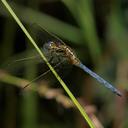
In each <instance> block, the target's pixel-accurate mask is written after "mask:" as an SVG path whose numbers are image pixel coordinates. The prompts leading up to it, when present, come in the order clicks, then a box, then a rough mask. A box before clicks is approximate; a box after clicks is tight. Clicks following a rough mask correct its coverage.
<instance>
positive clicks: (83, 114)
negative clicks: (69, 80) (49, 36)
mask: <svg viewBox="0 0 128 128" xmlns="http://www.w3.org/2000/svg"><path fill="white" fill-rule="evenodd" d="M1 1H2V3H3V4H4V6H5V7H6V8H7V10H8V11H9V12H10V14H11V15H12V17H13V18H14V19H15V21H16V22H17V24H18V25H19V26H20V28H21V29H22V31H23V32H24V33H25V35H26V36H27V37H28V39H29V40H30V42H31V43H32V44H33V46H34V47H35V49H36V50H37V52H38V53H39V54H40V56H41V57H42V59H43V60H44V61H45V62H46V64H47V65H48V67H49V68H50V70H51V71H52V73H53V74H54V75H55V77H56V78H57V79H58V81H59V82H60V83H61V85H62V86H63V88H64V90H65V91H66V92H67V94H68V95H69V97H70V98H71V100H72V101H73V103H74V104H75V105H76V107H77V108H78V110H79V111H80V113H81V115H82V116H83V117H84V119H85V120H86V121H87V123H88V125H89V126H90V127H91V128H94V125H93V123H92V121H91V120H90V118H89V117H88V115H87V114H86V112H85V111H84V109H83V107H82V106H81V105H80V104H79V102H78V101H77V100H76V98H75V97H74V96H73V94H72V93H71V91H70V90H69V89H68V87H67V86H66V84H65V83H64V82H63V80H62V79H61V78H60V77H59V76H58V74H57V73H56V71H55V70H54V69H53V67H52V66H51V65H50V64H49V62H48V61H47V59H46V57H45V56H44V54H43V53H42V52H41V50H40V49H39V47H38V46H37V45H36V43H35V41H34V40H33V38H32V37H31V36H30V34H29V33H28V31H27V30H26V28H25V27H24V26H23V24H22V23H21V21H20V20H19V18H18V17H17V16H16V14H15V13H14V12H13V10H12V8H11V7H10V6H9V4H8V3H7V1H6V0H1Z"/></svg>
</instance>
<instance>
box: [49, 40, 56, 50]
mask: <svg viewBox="0 0 128 128" xmlns="http://www.w3.org/2000/svg"><path fill="white" fill-rule="evenodd" d="M48 43H49V47H50V48H51V49H53V48H55V47H56V44H55V42H52V41H50V42H48Z"/></svg>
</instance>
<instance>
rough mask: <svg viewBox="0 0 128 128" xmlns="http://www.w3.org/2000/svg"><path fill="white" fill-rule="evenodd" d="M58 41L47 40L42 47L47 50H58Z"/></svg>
mask: <svg viewBox="0 0 128 128" xmlns="http://www.w3.org/2000/svg"><path fill="white" fill-rule="evenodd" d="M60 45H61V44H60V43H59V42H55V41H49V42H47V43H45V45H44V48H45V49H47V50H58V49H59V48H60Z"/></svg>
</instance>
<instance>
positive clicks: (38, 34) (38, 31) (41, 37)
mask: <svg viewBox="0 0 128 128" xmlns="http://www.w3.org/2000/svg"><path fill="white" fill-rule="evenodd" d="M30 28H31V31H30V33H31V34H32V36H33V38H34V39H36V41H37V42H38V43H39V44H41V45H43V44H44V43H47V42H49V41H53V42H54V41H57V42H61V43H63V44H64V42H63V41H62V40H61V39H60V38H58V37H57V36H56V35H54V34H52V33H50V32H48V31H47V30H46V29H45V28H42V27H41V26H39V25H37V24H32V25H31V27H30Z"/></svg>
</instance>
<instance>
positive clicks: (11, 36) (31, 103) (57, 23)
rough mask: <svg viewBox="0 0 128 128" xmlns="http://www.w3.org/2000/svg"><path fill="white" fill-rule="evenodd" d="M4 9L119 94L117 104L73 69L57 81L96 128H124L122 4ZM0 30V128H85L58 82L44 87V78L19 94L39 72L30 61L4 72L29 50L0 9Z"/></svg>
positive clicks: (127, 19)
mask: <svg viewBox="0 0 128 128" xmlns="http://www.w3.org/2000/svg"><path fill="white" fill-rule="evenodd" d="M9 3H10V5H11V7H12V8H13V9H14V11H15V13H16V14H17V16H18V17H19V18H20V19H21V20H22V22H23V23H24V24H25V25H26V26H27V28H28V30H29V31H31V27H30V24H33V23H36V24H39V25H40V26H41V27H43V28H45V29H47V30H48V31H49V32H51V33H54V34H55V35H57V36H58V37H60V38H61V39H62V40H64V42H65V43H66V44H68V45H69V46H71V47H72V48H73V49H74V50H75V52H76V54H77V55H78V57H79V58H80V60H81V61H82V62H83V63H84V64H85V65H86V66H88V67H89V68H90V69H92V70H93V71H95V72H96V73H98V74H100V76H102V77H103V78H105V79H106V80H108V81H110V82H111V83H112V84H114V85H115V86H116V87H117V88H119V89H120V90H121V92H122V94H123V97H121V98H120V97H118V96H116V95H115V94H113V93H112V92H111V91H109V90H108V89H106V88H105V87H103V86H101V85H100V84H99V83H98V82H97V81H95V80H94V79H93V78H91V77H90V76H88V75H87V74H85V73H84V72H83V71H81V70H80V69H78V68H77V67H72V70H71V71H70V72H69V73H66V77H64V78H63V80H64V81H65V83H66V84H67V85H68V87H69V88H70V90H71V91H72V92H73V94H74V95H75V97H76V98H77V99H78V101H79V102H80V103H81V104H82V106H83V107H84V106H85V110H86V112H87V113H88V115H89V117H90V119H91V120H92V121H93V123H94V124H95V126H96V128H103V127H105V128H127V127H128V119H127V116H128V109H127V108H128V107H127V105H128V104H127V95H128V93H127V84H128V60H127V58H128V51H127V50H128V43H127V40H128V36H127V34H128V31H127V30H128V28H127V27H128V1H127V0H79V1H76V0H36V1H35V0H26V1H25V0H18V1H16V0H13V1H12V0H11V1H9ZM0 27H1V28H0V58H1V59H0V127H1V128H60V127H61V128H88V125H87V124H86V122H85V121H84V120H83V118H82V117H81V115H80V113H79V112H78V110H77V109H76V108H75V107H74V105H73V104H72V102H71V101H70V99H69V98H68V96H67V94H66V93H65V92H64V91H63V88H62V87H61V85H60V84H59V83H58V82H49V81H50V80H49V79H45V76H44V77H42V78H41V79H39V80H38V81H35V82H34V83H33V85H35V86H30V87H29V88H28V91H25V92H24V93H22V94H21V91H22V87H24V85H26V83H28V82H29V81H31V80H32V79H34V78H35V77H36V76H38V75H39V74H40V71H41V70H42V71H43V68H44V67H43V66H42V65H40V66H38V65H37V63H36V60H30V61H20V62H17V63H12V64H11V65H9V66H8V64H9V63H11V62H14V61H15V60H17V59H21V58H24V57H30V56H31V53H32V52H31V51H32V50H33V49H34V48H33V46H30V45H29V43H28V40H27V38H26V37H25V35H24V33H23V32H22V30H21V29H20V28H19V26H18V25H17V24H16V23H15V21H14V20H13V18H12V17H11V16H10V14H9V13H8V11H7V10H6V9H5V7H4V6H3V5H2V3H0ZM37 62H38V61H37ZM43 65H44V64H43ZM46 68H47V67H46V65H45V69H46ZM66 72H68V71H66ZM67 74H68V75H67ZM50 75H51V76H50V78H51V77H53V78H54V76H53V75H52V74H50ZM46 76H47V75H46ZM60 76H61V74H60ZM62 77H63V76H62ZM26 90H27V89H26Z"/></svg>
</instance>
